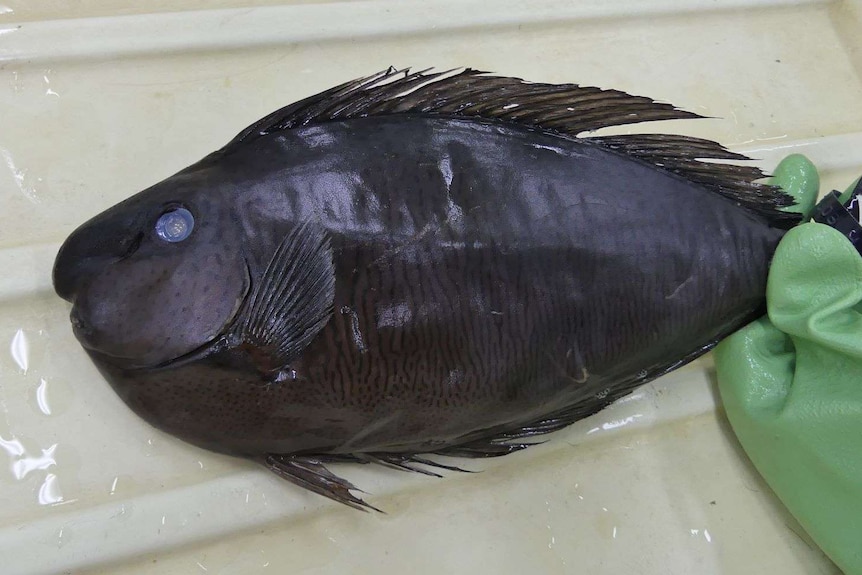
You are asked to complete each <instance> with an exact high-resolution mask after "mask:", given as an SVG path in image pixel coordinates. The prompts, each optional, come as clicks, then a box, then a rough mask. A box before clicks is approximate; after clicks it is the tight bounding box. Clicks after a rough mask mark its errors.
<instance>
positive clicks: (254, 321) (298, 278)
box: [235, 223, 335, 371]
mask: <svg viewBox="0 0 862 575" xmlns="http://www.w3.org/2000/svg"><path fill="white" fill-rule="evenodd" d="M334 300H335V269H334V267H333V264H332V251H331V249H330V247H329V240H328V238H327V237H326V234H325V232H324V231H323V230H322V229H320V228H318V227H317V226H315V225H312V224H309V223H305V224H302V225H300V226H297V227H296V228H295V229H294V230H293V231H292V232H291V233H290V234H288V235H287V237H285V238H284V240H283V241H282V242H281V244H280V245H279V246H278V249H277V250H276V251H275V254H274V255H273V256H272V260H271V261H270V263H269V265H268V266H267V268H266V271H265V272H264V274H263V277H262V279H261V281H260V282H259V283H258V284H257V285H255V286H253V288H252V292H251V294H250V296H249V300H248V303H247V305H246V307H245V308H244V310H243V312H242V314H241V316H240V318H239V321H238V322H237V326H236V328H235V329H236V335H237V336H238V337H239V338H240V340H241V343H240V346H241V347H244V348H245V349H246V350H248V351H249V353H250V355H251V356H252V357H253V358H254V359H255V361H256V362H257V363H258V364H259V365H258V367H259V368H260V369H261V370H263V371H275V370H277V369H279V368H281V367H283V366H284V365H285V364H287V363H288V362H289V361H290V360H292V359H293V358H294V357H295V356H296V355H297V354H298V353H299V352H300V351H301V350H302V349H303V348H305V346H306V345H308V343H309V342H310V341H311V340H312V339H313V338H314V336H315V335H317V333H318V332H319V331H320V330H321V329H322V328H323V326H324V324H325V323H326V322H327V321H328V320H329V318H330V316H331V314H332V305H333V301H334Z"/></svg>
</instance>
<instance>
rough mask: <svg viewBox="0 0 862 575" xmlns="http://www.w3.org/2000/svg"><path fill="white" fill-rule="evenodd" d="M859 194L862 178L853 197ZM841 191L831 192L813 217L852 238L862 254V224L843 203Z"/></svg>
mask: <svg viewBox="0 0 862 575" xmlns="http://www.w3.org/2000/svg"><path fill="white" fill-rule="evenodd" d="M857 194H862V180H860V181H859V183H858V184H857V185H856V189H855V190H853V198H854V199H855V198H856V197H857ZM840 197H841V193H840V192H837V191H834V190H833V191H832V192H829V193H828V194H827V195H826V197H824V198H823V199H822V200H820V202H819V203H818V204H817V206H816V207H815V208H814V213H812V214H811V219H812V220H814V221H815V222H817V223H820V224H826V225H827V226H832V227H833V228H835V229H836V230H838V231H839V232H841V233H842V234H844V237H846V238H847V239H848V240H850V243H851V244H853V247H855V248H856V251H857V252H859V253H860V254H862V225H860V224H859V220H858V219H857V218H855V217H854V216H853V214H851V213H850V211H849V210H848V209H847V208H846V207H845V206H844V205H843V204H842V203H841V200H840V199H839V198H840Z"/></svg>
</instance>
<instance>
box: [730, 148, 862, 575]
mask: <svg viewBox="0 0 862 575" xmlns="http://www.w3.org/2000/svg"><path fill="white" fill-rule="evenodd" d="M772 183H773V184H776V185H779V186H781V187H782V188H784V189H785V190H786V191H787V192H788V193H790V194H791V195H793V196H795V197H796V198H797V200H798V201H799V202H800V206H799V208H798V209H799V211H802V212H803V213H808V212H810V211H811V208H812V206H813V203H814V198H815V197H816V195H817V188H818V187H819V179H818V176H817V171H816V169H815V168H814V166H813V165H812V164H811V163H810V162H808V160H806V159H805V158H804V157H802V156H791V157H789V158H786V159H785V161H784V162H782V163H781V164H780V165H779V168H778V169H776V171H775V176H774V177H773V181H772ZM848 193H849V190H848V192H845V195H844V196H842V201H843V200H846V199H847V194H848ZM766 299H767V309H768V316H767V317H763V318H761V319H759V320H757V321H755V322H753V323H751V324H750V325H748V326H746V327H745V328H743V329H742V330H740V331H738V332H737V333H735V334H734V335H732V336H731V337H729V338H727V339H726V340H724V341H723V342H722V343H721V344H720V345H719V346H718V347H717V348H716V351H715V363H716V369H717V373H718V383H719V390H720V393H721V398H722V401H723V403H724V407H725V410H726V412H727V417H728V419H729V420H730V423H731V425H732V427H733V430H734V432H735V433H736V435H737V437H738V438H739V441H740V442H741V444H742V446H743V448H744V449H745V451H746V453H748V455H749V457H750V458H751V460H752V462H753V463H754V465H755V467H756V468H757V470H758V471H759V472H760V473H761V474H762V475H763V477H764V478H765V479H766V481H767V482H768V483H769V485H770V486H771V487H772V489H773V490H774V491H775V493H776V494H777V495H778V497H779V498H780V499H781V500H782V501H783V502H784V504H785V505H786V506H787V508H788V509H789V510H790V512H791V513H792V514H793V515H794V516H795V517H796V518H797V520H798V521H799V523H800V524H801V525H802V526H803V527H804V528H805V530H806V531H807V532H808V534H809V535H810V536H811V538H812V539H813V540H814V541H816V542H817V544H818V545H819V546H820V547H821V548H822V549H823V551H824V552H825V553H826V554H827V555H828V556H829V557H830V558H831V559H832V560H833V561H834V562H835V563H836V564H837V565H838V566H839V567H840V568H841V569H842V570H843V571H844V572H845V573H848V574H862V303H860V302H862V256H860V254H859V252H857V250H856V249H855V248H854V246H853V245H852V244H851V243H850V241H849V240H848V239H847V238H846V237H845V236H844V235H843V234H842V233H840V232H839V231H837V230H836V229H834V228H832V227H830V226H828V225H824V224H820V223H813V222H810V223H803V224H800V225H799V226H797V227H796V228H794V229H791V230H790V231H789V232H788V233H787V235H786V236H785V237H784V238H783V239H782V240H781V242H780V244H779V245H778V249H777V251H776V253H775V257H774V259H773V262H772V265H771V268H770V272H769V281H768V285H767V294H766Z"/></svg>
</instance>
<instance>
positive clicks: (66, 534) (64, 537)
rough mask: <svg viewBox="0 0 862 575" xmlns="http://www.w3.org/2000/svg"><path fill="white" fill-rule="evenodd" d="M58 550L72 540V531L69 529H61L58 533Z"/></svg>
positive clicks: (56, 533)
mask: <svg viewBox="0 0 862 575" xmlns="http://www.w3.org/2000/svg"><path fill="white" fill-rule="evenodd" d="M55 535H56V536H57V548H60V547H62V546H63V545H65V544H66V543H68V542H69V540H71V539H72V531H71V530H70V529H69V528H68V527H65V526H63V527H60V528H59V529H58V530H57V531H56V532H55Z"/></svg>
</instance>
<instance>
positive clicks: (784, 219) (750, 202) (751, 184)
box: [591, 134, 801, 228]
mask: <svg viewBox="0 0 862 575" xmlns="http://www.w3.org/2000/svg"><path fill="white" fill-rule="evenodd" d="M591 141H594V142H597V143H598V144H600V145H602V146H605V147H608V148H611V149H613V150H617V151H619V152H622V153H624V154H626V155H629V156H633V157H636V158H639V159H641V160H643V161H645V162H648V163H650V164H654V165H658V166H661V167H662V168H664V169H666V170H668V171H670V172H673V173H675V174H678V175H679V176H682V177H683V178H685V179H687V180H689V181H692V182H697V183H699V184H701V185H703V186H706V187H707V188H710V189H712V190H713V191H715V192H717V193H719V194H721V195H723V196H725V197H726V198H728V199H730V200H732V201H734V202H737V203H738V204H740V205H742V206H745V207H746V208H748V209H750V210H751V211H753V212H755V213H757V214H760V215H761V216H763V217H765V218H767V219H768V220H769V221H770V222H771V223H772V224H773V225H775V226H777V227H782V228H790V227H793V226H794V225H796V224H798V223H799V222H800V217H801V216H800V215H799V214H797V213H794V212H786V211H783V210H782V208H786V207H788V206H792V205H793V204H794V199H793V197H792V196H790V195H789V194H786V193H784V192H783V191H782V190H781V188H779V187H777V186H771V185H768V184H764V183H760V182H757V181H756V180H759V179H762V178H764V177H766V174H764V173H763V172H762V171H761V170H760V169H758V168H756V167H754V166H738V165H734V164H720V163H715V162H702V161H700V160H701V159H713V160H747V159H748V158H746V157H745V156H743V155H742V154H737V153H734V152H731V151H729V150H727V149H725V148H724V147H723V146H721V145H720V144H718V143H716V142H712V141H710V140H703V139H700V138H691V137H687V136H679V135H664V134H631V135H622V136H605V137H594V138H591Z"/></svg>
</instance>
